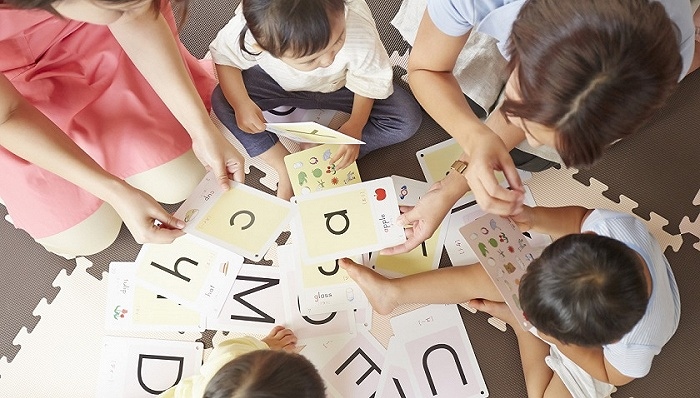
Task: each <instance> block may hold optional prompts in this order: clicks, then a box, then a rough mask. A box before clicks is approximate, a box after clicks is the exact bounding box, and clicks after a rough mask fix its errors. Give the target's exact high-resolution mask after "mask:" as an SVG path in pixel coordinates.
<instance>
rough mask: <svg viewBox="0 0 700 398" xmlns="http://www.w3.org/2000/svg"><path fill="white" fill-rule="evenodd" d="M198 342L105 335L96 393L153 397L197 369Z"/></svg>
mask: <svg viewBox="0 0 700 398" xmlns="http://www.w3.org/2000/svg"><path fill="white" fill-rule="evenodd" d="M203 353H204V346H203V345H202V343H197V342H189V341H167V340H153V339H137V338H129V337H113V336H105V337H104V341H103V345H102V354H101V358H100V368H99V375H98V382H97V395H96V396H98V397H100V398H141V397H144V398H146V397H148V398H151V397H154V396H156V395H158V394H161V393H162V392H164V391H166V390H167V389H169V388H170V387H172V386H174V385H176V384H177V383H179V382H180V381H182V380H183V379H185V378H187V377H190V376H193V375H195V374H197V373H198V372H199V368H200V367H201V366H202V354H203Z"/></svg>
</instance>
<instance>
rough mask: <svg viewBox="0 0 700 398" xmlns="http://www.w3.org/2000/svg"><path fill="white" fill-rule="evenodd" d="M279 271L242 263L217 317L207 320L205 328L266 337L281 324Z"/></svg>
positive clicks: (282, 313)
mask: <svg viewBox="0 0 700 398" xmlns="http://www.w3.org/2000/svg"><path fill="white" fill-rule="evenodd" d="M283 300H284V294H283V292H282V285H281V284H280V269H279V268H278V267H271V266H265V265H252V264H243V267H241V270H240V272H239V273H238V275H237V276H236V281H235V282H234V283H233V287H232V288H231V291H230V292H229V294H228V296H227V299H226V302H224V305H223V308H222V309H221V313H220V314H219V316H218V317H208V318H207V329H212V330H223V331H227V332H237V333H250V334H262V335H266V334H268V333H269V332H270V330H271V329H272V328H273V327H275V325H285V324H286V323H287V319H286V317H285V314H284V306H283V305H280V304H281V303H282V301H283Z"/></svg>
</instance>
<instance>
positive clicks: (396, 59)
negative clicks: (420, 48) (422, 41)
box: [389, 50, 410, 83]
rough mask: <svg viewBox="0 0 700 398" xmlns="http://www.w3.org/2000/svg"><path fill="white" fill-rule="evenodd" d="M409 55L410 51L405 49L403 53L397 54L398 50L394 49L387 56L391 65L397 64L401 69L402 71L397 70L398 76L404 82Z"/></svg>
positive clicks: (406, 75)
mask: <svg viewBox="0 0 700 398" xmlns="http://www.w3.org/2000/svg"><path fill="white" fill-rule="evenodd" d="M409 55H410V51H408V50H407V51H406V52H405V53H403V55H401V54H399V52H398V51H394V52H393V53H391V56H389V61H390V62H391V64H392V65H394V66H398V67H400V68H402V69H403V71H401V72H399V77H400V78H401V80H403V81H404V82H406V83H408V73H407V72H406V71H407V70H408V56H409Z"/></svg>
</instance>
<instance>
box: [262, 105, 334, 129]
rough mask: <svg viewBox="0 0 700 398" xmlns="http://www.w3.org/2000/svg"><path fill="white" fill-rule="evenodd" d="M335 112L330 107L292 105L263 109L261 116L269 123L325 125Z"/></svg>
mask: <svg viewBox="0 0 700 398" xmlns="http://www.w3.org/2000/svg"><path fill="white" fill-rule="evenodd" d="M336 113H337V112H336V111H334V110H330V109H301V108H297V107H294V106H280V107H277V108H275V109H270V110H269V111H263V116H264V117H265V120H267V121H268V122H270V123H292V122H316V123H319V124H322V125H324V126H327V125H328V124H329V123H330V122H331V120H333V116H335V114H336Z"/></svg>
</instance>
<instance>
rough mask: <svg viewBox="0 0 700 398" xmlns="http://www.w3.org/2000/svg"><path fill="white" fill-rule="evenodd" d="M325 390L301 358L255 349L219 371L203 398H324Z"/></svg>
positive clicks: (310, 364) (307, 361) (296, 355)
mask: <svg viewBox="0 0 700 398" xmlns="http://www.w3.org/2000/svg"><path fill="white" fill-rule="evenodd" d="M325 390H326V386H325V384H324V383H323V379H322V378H321V375H319V374H318V371H317V370H316V367H314V365H313V364H312V363H311V362H310V361H309V360H308V359H306V358H304V357H303V356H301V355H299V354H296V353H291V352H286V351H280V350H256V351H252V352H249V353H247V354H244V355H241V356H240V357H237V358H236V359H234V360H232V361H231V362H229V363H227V364H226V365H224V366H223V367H222V368H221V369H219V371H218V372H216V374H215V375H214V377H213V378H212V379H211V380H210V381H209V383H208V384H207V387H206V389H205V391H204V396H203V398H325V397H326V392H325Z"/></svg>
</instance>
